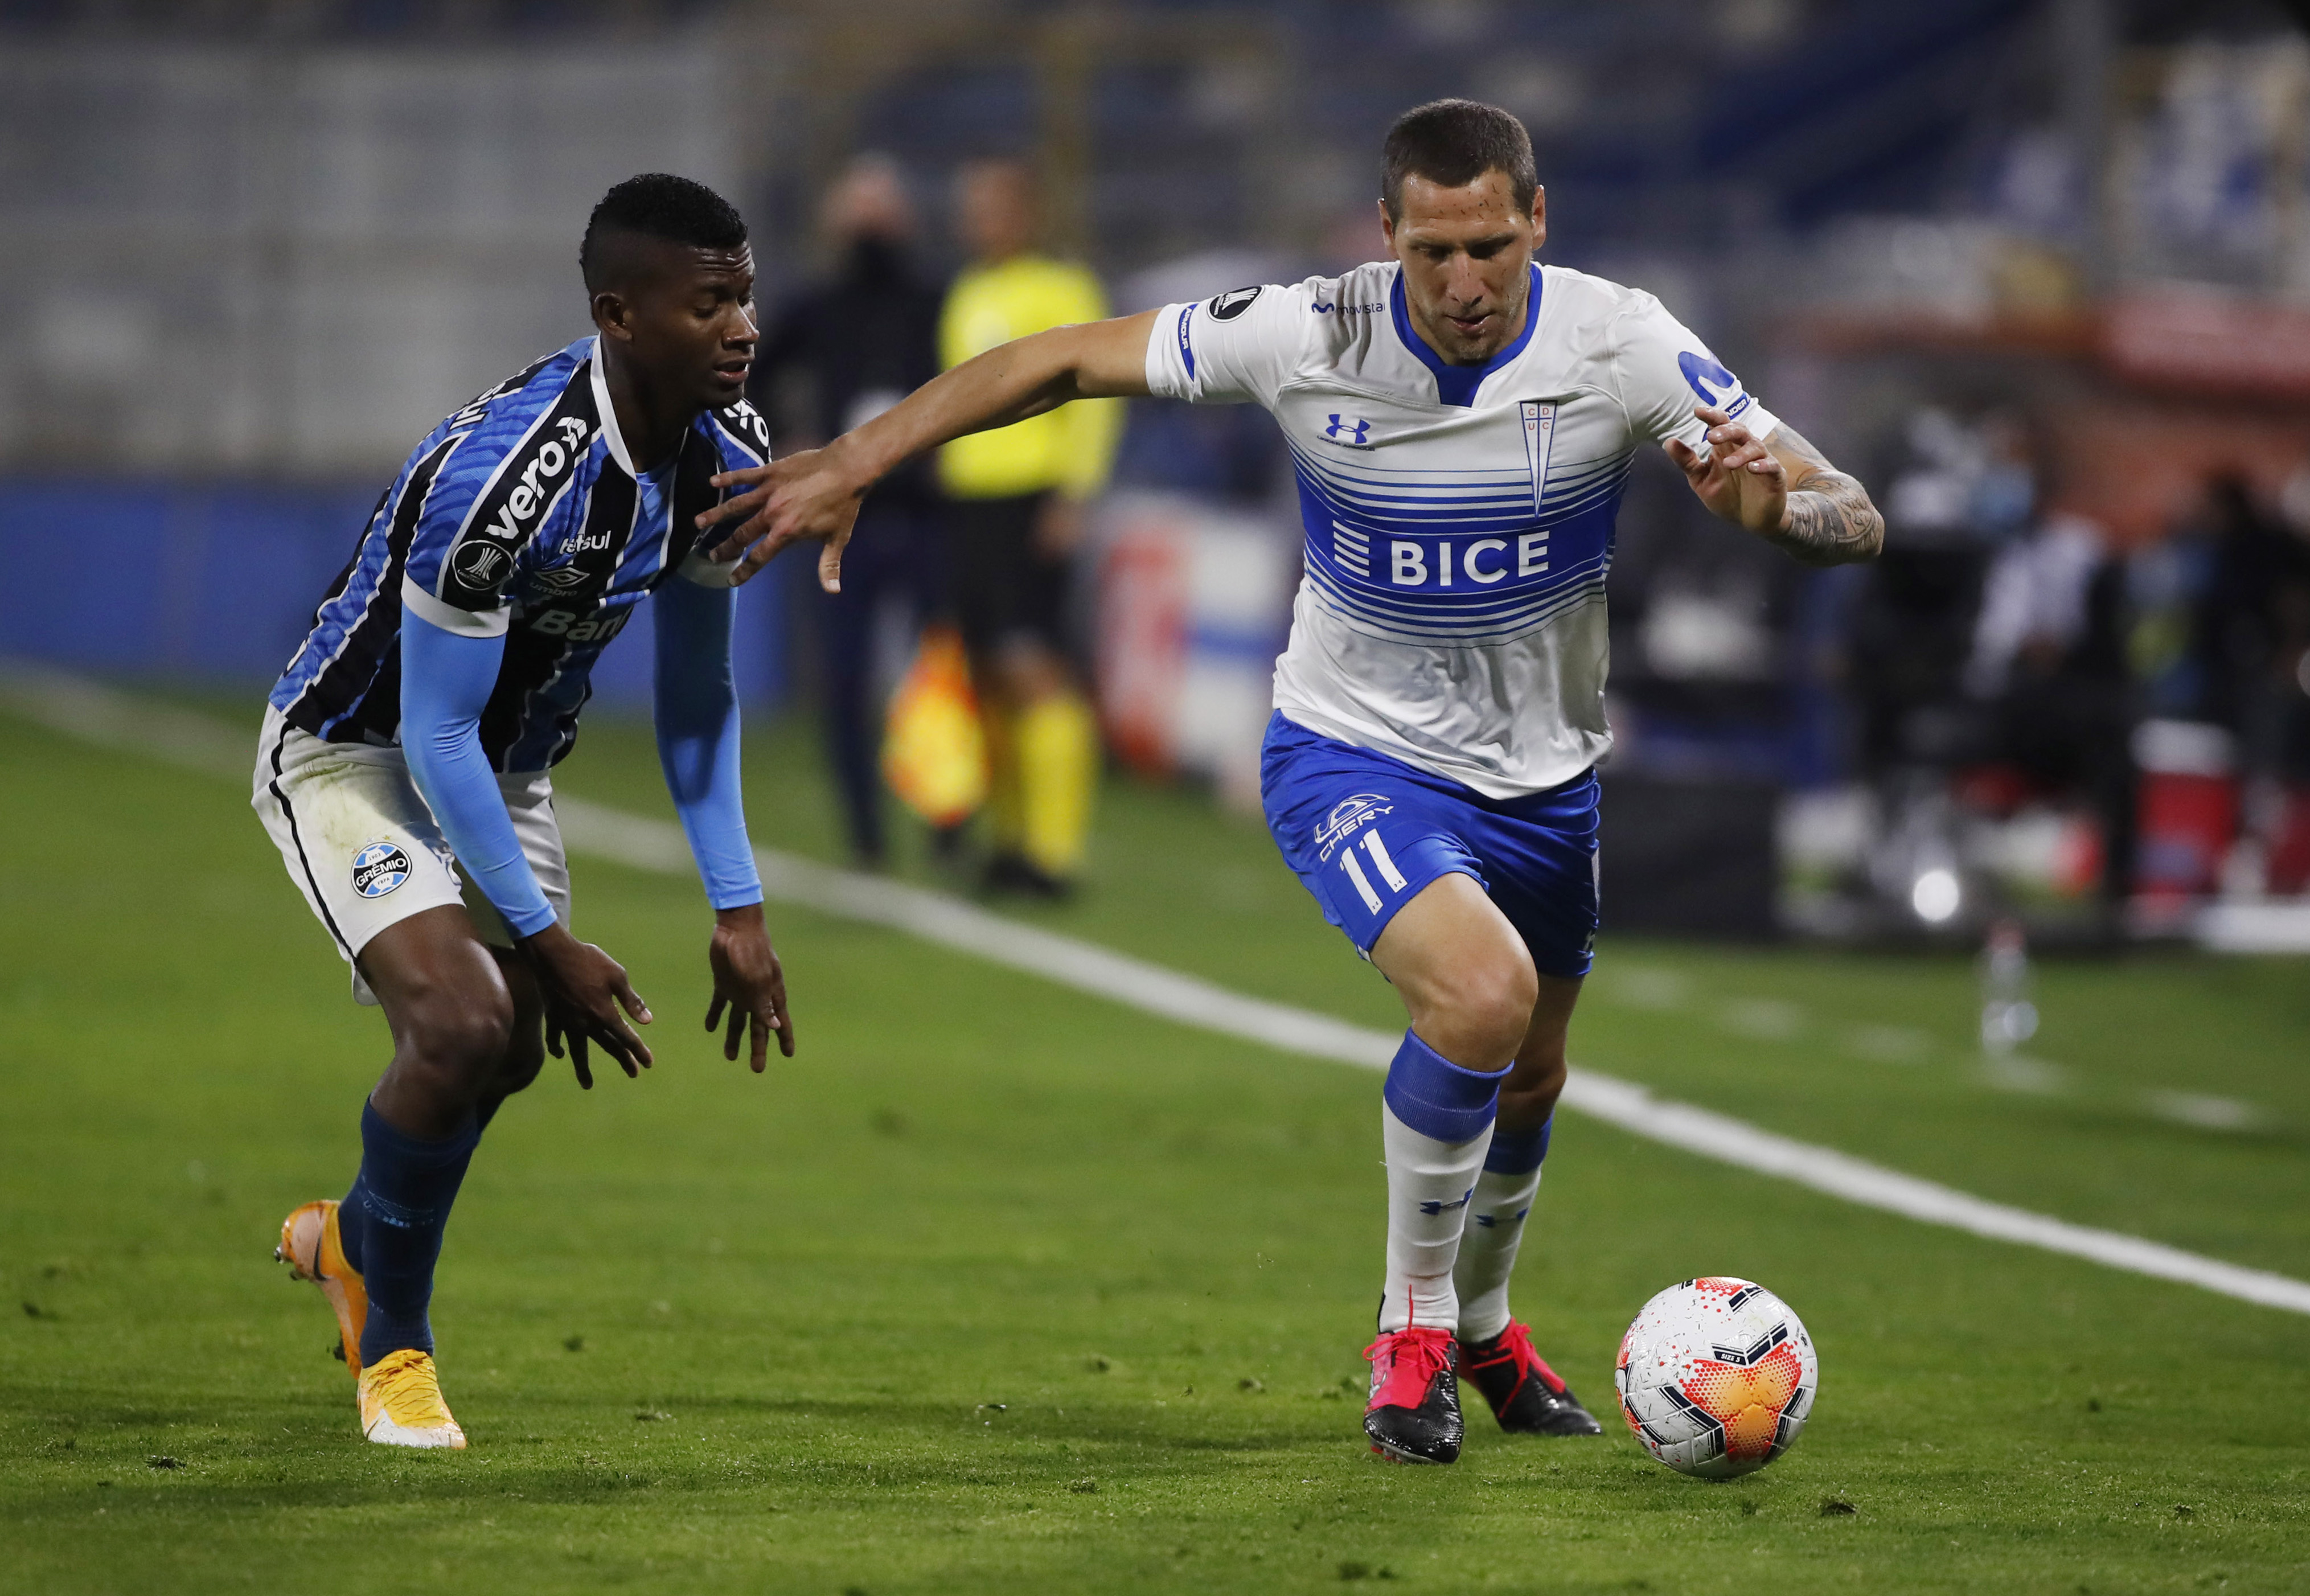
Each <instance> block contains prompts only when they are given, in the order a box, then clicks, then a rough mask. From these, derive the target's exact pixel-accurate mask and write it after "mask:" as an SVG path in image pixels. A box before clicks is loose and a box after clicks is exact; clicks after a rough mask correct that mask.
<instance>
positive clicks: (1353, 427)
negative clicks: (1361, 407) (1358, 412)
mask: <svg viewBox="0 0 2310 1596" xmlns="http://www.w3.org/2000/svg"><path fill="white" fill-rule="evenodd" d="M1370 431H1371V423H1370V422H1369V421H1364V420H1363V419H1361V418H1360V417H1359V418H1358V419H1357V420H1355V421H1342V420H1340V418H1339V417H1338V416H1336V415H1334V416H1333V418H1332V424H1331V425H1330V426H1328V427H1326V428H1324V437H1326V438H1332V439H1333V440H1334V441H1342V442H1346V443H1351V444H1361V443H1363V442H1364V441H1365V437H1366V435H1367V434H1368V433H1369V432H1370Z"/></svg>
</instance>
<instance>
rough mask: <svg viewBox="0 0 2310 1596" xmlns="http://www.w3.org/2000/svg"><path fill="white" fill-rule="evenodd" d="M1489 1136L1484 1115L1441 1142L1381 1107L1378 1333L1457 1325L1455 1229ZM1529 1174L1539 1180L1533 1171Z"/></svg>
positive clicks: (1457, 1244)
mask: <svg viewBox="0 0 2310 1596" xmlns="http://www.w3.org/2000/svg"><path fill="white" fill-rule="evenodd" d="M1491 1141H1492V1127H1491V1124H1490V1123H1489V1115H1487V1116H1486V1122H1485V1123H1484V1125H1483V1127H1482V1129H1481V1131H1479V1132H1477V1134H1476V1135H1475V1136H1474V1137H1473V1138H1472V1139H1471V1140H1469V1141H1437V1139H1436V1138H1434V1137H1432V1136H1423V1135H1422V1134H1420V1132H1418V1131H1415V1130H1413V1129H1412V1128H1411V1126H1410V1125H1407V1124H1405V1123H1403V1121H1402V1120H1401V1119H1399V1118H1397V1117H1396V1114H1395V1109H1394V1106H1390V1105H1387V1104H1383V1105H1382V1106H1381V1107H1380V1144H1381V1146H1382V1147H1383V1148H1385V1149H1386V1154H1387V1277H1386V1284H1385V1288H1384V1293H1383V1295H1382V1297H1381V1298H1380V1307H1379V1329H1380V1333H1381V1334H1382V1335H1385V1334H1387V1333H1388V1332H1390V1331H1398V1330H1408V1329H1414V1328H1417V1329H1420V1330H1455V1329H1456V1328H1457V1327H1458V1325H1459V1323H1460V1297H1459V1293H1458V1291H1457V1290H1456V1289H1455V1288H1454V1285H1453V1264H1454V1262H1455V1259H1456V1258H1457V1257H1458V1255H1459V1252H1460V1229H1461V1225H1462V1222H1463V1220H1464V1219H1466V1217H1467V1214H1468V1211H1469V1201H1470V1194H1471V1192H1472V1189H1473V1188H1475V1187H1476V1184H1477V1175H1478V1173H1479V1172H1480V1171H1481V1169H1482V1168H1483V1164H1484V1149H1487V1148H1489V1146H1490V1145H1491ZM1532 1178H1533V1179H1534V1180H1537V1179H1538V1172H1537V1171H1535V1172H1534V1174H1533V1176H1532ZM1514 1258H1515V1245H1514V1244H1513V1243H1511V1244H1510V1245H1509V1248H1508V1253H1507V1260H1506V1261H1503V1262H1502V1263H1501V1265H1500V1279H1501V1281H1502V1288H1501V1290H1500V1293H1499V1295H1500V1297H1501V1298H1502V1300H1503V1301H1505V1300H1506V1297H1507V1291H1506V1284H1505V1283H1506V1281H1507V1263H1508V1262H1512V1261H1513V1260H1514ZM1495 1333H1498V1332H1497V1331H1495Z"/></svg>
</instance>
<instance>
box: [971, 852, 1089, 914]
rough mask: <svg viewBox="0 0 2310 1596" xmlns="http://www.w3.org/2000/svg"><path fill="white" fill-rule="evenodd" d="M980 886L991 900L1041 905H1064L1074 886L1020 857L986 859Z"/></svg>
mask: <svg viewBox="0 0 2310 1596" xmlns="http://www.w3.org/2000/svg"><path fill="white" fill-rule="evenodd" d="M980 885H981V887H983V888H984V889H985V890H986V892H987V894H988V895H989V896H991V897H996V898H1006V897H1007V898H1040V899H1041V900H1042V901H1043V902H1045V903H1064V902H1065V901H1066V900H1067V899H1068V898H1072V897H1073V896H1074V890H1075V884H1074V883H1073V881H1071V880H1067V878H1065V877H1064V876H1055V875H1053V874H1052V873H1051V872H1048V871H1046V870H1045V869H1044V868H1043V867H1042V866H1040V865H1038V864H1037V863H1034V861H1032V860H1030V859H1029V858H1027V857H1026V856H1024V855H1023V854H995V855H994V857H993V858H992V859H989V860H988V861H987V862H986V875H985V876H984V877H983V878H981V880H980Z"/></svg>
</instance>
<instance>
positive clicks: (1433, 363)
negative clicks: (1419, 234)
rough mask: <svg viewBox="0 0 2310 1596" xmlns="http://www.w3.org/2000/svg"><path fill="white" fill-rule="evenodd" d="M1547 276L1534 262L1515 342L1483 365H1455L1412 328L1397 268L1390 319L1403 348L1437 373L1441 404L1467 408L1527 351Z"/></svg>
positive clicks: (1390, 291) (1537, 321)
mask: <svg viewBox="0 0 2310 1596" xmlns="http://www.w3.org/2000/svg"><path fill="white" fill-rule="evenodd" d="M1545 282H1546V279H1544V278H1543V277H1541V274H1540V263H1539V262H1538V261H1534V262H1533V265H1532V294H1531V297H1530V298H1529V299H1526V300H1525V302H1524V331H1523V332H1521V333H1518V334H1516V335H1515V341H1514V342H1512V343H1509V344H1508V346H1507V348H1506V349H1503V350H1502V351H1500V352H1499V353H1498V354H1496V355H1494V356H1493V357H1492V358H1491V359H1490V360H1487V361H1485V362H1484V363H1483V364H1482V365H1481V366H1455V365H1453V364H1452V363H1451V362H1450V361H1449V360H1446V359H1445V358H1444V357H1443V356H1442V355H1439V354H1437V352H1436V351H1434V350H1432V349H1430V348H1429V347H1428V341H1427V340H1426V339H1424V338H1422V337H1421V336H1420V334H1418V333H1415V332H1413V331H1412V330H1411V310H1410V309H1409V308H1407V307H1406V306H1405V304H1404V302H1403V268H1402V267H1401V266H1399V267H1397V268H1396V273H1395V282H1394V284H1393V285H1391V286H1390V288H1389V289H1388V293H1387V309H1388V317H1389V319H1390V320H1392V321H1394V323H1395V335H1396V337H1397V338H1399V339H1401V340H1402V341H1403V347H1404V348H1406V349H1408V350H1410V351H1411V352H1412V353H1413V354H1415V355H1417V356H1419V357H1420V364H1421V365H1423V366H1425V367H1427V368H1428V369H1429V370H1430V371H1432V372H1434V373H1435V374H1436V397H1437V402H1438V403H1444V404H1455V405H1458V406H1459V407H1460V408H1461V409H1463V410H1465V409H1467V408H1468V407H1469V406H1471V405H1472V404H1474V403H1476V390H1477V389H1478V388H1480V387H1481V386H1483V385H1484V378H1486V377H1489V376H1490V375H1491V374H1492V373H1493V372H1495V371H1498V370H1499V369H1501V368H1502V367H1504V366H1506V365H1507V364H1508V363H1509V362H1510V361H1512V360H1515V358H1516V357H1517V356H1518V355H1520V354H1522V353H1524V346H1525V345H1526V344H1528V343H1531V342H1532V330H1533V328H1534V327H1536V326H1538V325H1540V296H1541V288H1542V286H1543V285H1544V284H1545Z"/></svg>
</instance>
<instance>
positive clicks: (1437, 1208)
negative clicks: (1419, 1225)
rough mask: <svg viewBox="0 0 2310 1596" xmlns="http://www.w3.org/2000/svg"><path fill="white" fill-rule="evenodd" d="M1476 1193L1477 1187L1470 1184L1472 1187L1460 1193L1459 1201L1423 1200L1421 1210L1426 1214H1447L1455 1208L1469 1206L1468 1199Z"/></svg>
mask: <svg viewBox="0 0 2310 1596" xmlns="http://www.w3.org/2000/svg"><path fill="white" fill-rule="evenodd" d="M1475 1194H1476V1188H1475V1187H1473V1186H1470V1187H1469V1188H1468V1189H1467V1190H1466V1191H1465V1192H1463V1193H1461V1194H1460V1201H1457V1202H1443V1201H1428V1202H1423V1203H1421V1204H1420V1212H1421V1213H1424V1214H1447V1213H1450V1212H1451V1211H1452V1210H1454V1209H1455V1208H1465V1207H1467V1206H1468V1199H1469V1198H1471V1197H1473V1196H1474V1195H1475Z"/></svg>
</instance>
